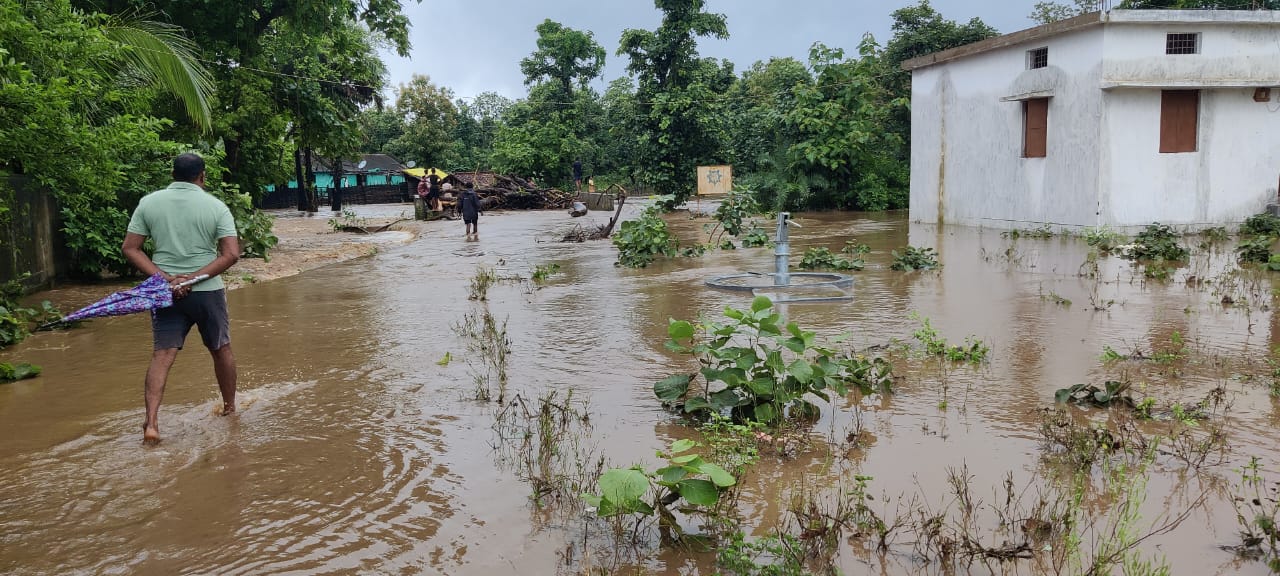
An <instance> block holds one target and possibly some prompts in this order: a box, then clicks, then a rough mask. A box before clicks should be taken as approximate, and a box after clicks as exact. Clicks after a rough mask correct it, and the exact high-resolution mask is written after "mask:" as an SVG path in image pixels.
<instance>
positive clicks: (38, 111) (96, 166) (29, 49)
mask: <svg viewBox="0 0 1280 576" xmlns="http://www.w3.org/2000/svg"><path fill="white" fill-rule="evenodd" d="M0 39H3V42H2V43H0V177H2V176H7V175H21V176H26V177H28V178H29V179H30V180H31V181H32V182H33V183H34V184H35V185H37V186H39V187H41V188H43V189H46V190H48V191H50V192H51V193H52V194H53V195H54V196H55V197H56V198H57V200H58V203H59V206H60V207H61V209H62V215H63V226H64V231H65V232H66V238H67V244H68V248H69V249H70V252H71V257H72V264H73V267H74V268H75V270H76V271H78V272H81V273H83V274H85V275H88V276H96V275H97V274H98V273H99V272H101V271H102V270H103V269H111V270H114V271H116V272H127V271H128V270H129V269H128V266H127V264H126V263H125V262H124V260H123V259H122V258H121V257H120V251H119V242H120V238H122V237H123V236H124V227H125V224H126V223H127V211H128V210H129V209H131V208H132V207H133V204H135V203H136V202H137V199H138V198H140V197H141V196H142V194H144V193H145V192H146V191H149V190H153V189H155V188H158V187H160V186H161V185H162V183H163V182H164V181H166V180H167V175H168V172H169V169H168V163H169V162H170V161H171V160H172V157H173V154H174V153H175V152H176V151H178V150H179V149H181V148H182V146H181V145H180V144H177V143H175V142H172V141H169V140H167V139H165V138H164V136H163V134H164V133H165V132H167V131H169V130H171V129H172V128H173V127H174V126H175V123H174V122H173V121H172V120H169V119H166V118H158V117H156V116H153V115H152V112H153V109H154V108H155V104H156V103H157V102H158V101H161V100H163V99H171V100H172V99H176V100H175V101H181V100H182V99H183V98H184V97H188V98H190V99H191V101H190V102H188V104H190V106H183V108H185V109H186V110H187V111H188V112H193V115H194V117H195V118H194V119H195V120H196V121H197V122H200V121H202V119H201V118H200V116H201V115H202V114H201V111H200V108H201V102H202V101H203V99H204V98H205V94H204V93H203V92H204V89H203V88H200V87H198V85H199V84H200V83H201V80H200V77H201V75H202V73H201V72H200V69H199V64H198V63H196V62H194V61H192V60H190V59H184V58H183V50H184V49H186V48H189V45H188V44H186V43H185V42H182V41H180V36H178V34H177V31H176V30H174V29H172V28H169V27H164V26H152V25H149V24H147V23H145V22H142V23H137V22H132V23H131V22H126V21H123V20H121V19H119V18H112V17H108V16H104V15H101V14H94V13H86V12H82V11H77V10H74V9H73V7H72V6H71V4H70V3H69V2H68V1H67V0H47V1H42V2H21V1H17V0H0ZM142 53H145V54H146V55H145V56H143V55H141V54H142ZM183 75H185V77H181V76H183ZM180 118H183V119H185V116H180ZM2 185H3V179H2V178H0V186H2ZM5 197H6V194H5V193H4V192H3V191H0V204H4V205H5V206H6V207H8V205H9V204H8V200H6V199H5Z"/></svg>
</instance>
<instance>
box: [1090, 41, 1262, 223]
mask: <svg viewBox="0 0 1280 576" xmlns="http://www.w3.org/2000/svg"><path fill="white" fill-rule="evenodd" d="M1105 29H1106V40H1105V50H1106V60H1105V61H1106V64H1105V65H1104V66H1103V70H1104V72H1103V75H1104V79H1103V80H1104V85H1105V84H1107V83H1114V84H1117V85H1119V86H1120V87H1116V88H1112V89H1109V90H1107V91H1105V96H1104V102H1105V105H1104V115H1103V150H1104V158H1103V167H1104V168H1103V170H1104V174H1105V175H1106V177H1105V178H1103V180H1102V187H1101V191H1100V201H1099V203H1100V206H1101V211H1102V218H1101V223H1102V224H1107V225H1111V226H1114V227H1135V226H1141V225H1146V224H1150V223H1151V222H1156V221H1158V222H1162V223H1166V224H1179V225H1185V226H1189V227H1202V226H1209V225H1220V224H1227V223H1235V222H1240V221H1242V220H1244V218H1246V217H1248V216H1249V215H1251V214H1255V213H1258V212H1261V211H1262V210H1263V209H1264V208H1265V207H1266V204H1267V202H1269V201H1274V200H1275V198H1276V185H1277V179H1280V136H1278V135H1280V94H1278V93H1277V91H1276V90H1273V91H1272V92H1273V95H1272V101H1271V102H1254V101H1253V89H1252V88H1240V87H1216V86H1218V85H1221V84H1227V85H1230V84H1235V85H1237V86H1239V85H1264V84H1266V83H1273V84H1280V71H1277V72H1271V71H1269V69H1268V66H1269V65H1261V66H1255V64H1258V61H1259V60H1261V59H1262V56H1263V55H1264V54H1266V55H1268V58H1269V59H1270V60H1272V61H1280V58H1277V57H1276V55H1277V54H1280V44H1278V43H1280V30H1277V29H1276V28H1275V27H1271V28H1262V27H1259V26H1225V25H1217V26H1215V27H1209V26H1204V25H1201V26H1196V25H1184V24H1178V25H1169V24H1149V25H1135V24H1123V25H1118V24H1117V25H1110V26H1107V27H1106V28H1105ZM1170 32H1199V33H1200V34H1201V53H1200V54H1196V55H1166V54H1164V46H1165V34H1167V33H1170ZM1224 62H1234V64H1224ZM1197 85H1203V86H1208V87H1207V88H1204V89H1202V90H1201V94H1200V118H1199V136H1198V146H1197V151H1196V152H1188V153H1179V154H1161V153H1160V92H1161V87H1171V88H1176V87H1186V86H1197Z"/></svg>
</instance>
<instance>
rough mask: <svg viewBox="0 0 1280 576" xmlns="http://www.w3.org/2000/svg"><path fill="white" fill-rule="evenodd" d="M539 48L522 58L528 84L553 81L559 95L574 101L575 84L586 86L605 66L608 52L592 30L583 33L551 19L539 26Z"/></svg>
mask: <svg viewBox="0 0 1280 576" xmlns="http://www.w3.org/2000/svg"><path fill="white" fill-rule="evenodd" d="M537 31H538V40H537V46H538V48H537V50H534V51H533V54H530V55H529V57H527V58H525V59H523V60H521V61H520V71H521V72H523V73H524V79H525V80H524V81H525V84H526V85H532V84H536V83H538V82H541V81H544V80H545V81H549V82H552V83H554V84H555V85H557V86H558V87H559V88H560V90H559V94H558V97H560V98H562V100H563V101H565V102H570V101H572V100H573V87H574V86H575V85H577V86H578V87H579V88H585V87H586V86H587V83H588V82H590V81H591V80H592V79H594V78H596V77H597V76H599V75H600V70H601V69H603V68H604V58H605V51H604V48H603V47H601V46H600V44H598V43H597V42H596V41H595V38H594V37H593V36H592V34H591V33H590V32H582V31H579V30H574V29H573V28H569V27H566V26H564V25H562V24H560V23H559V22H555V21H553V20H550V19H547V20H544V21H543V22H542V23H541V24H539V25H538V28H537Z"/></svg>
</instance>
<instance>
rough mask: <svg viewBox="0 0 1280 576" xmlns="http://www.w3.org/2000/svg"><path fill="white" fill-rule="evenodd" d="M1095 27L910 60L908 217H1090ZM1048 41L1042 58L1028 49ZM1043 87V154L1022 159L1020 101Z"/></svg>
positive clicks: (980, 220)
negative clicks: (950, 56) (928, 61)
mask: <svg viewBox="0 0 1280 576" xmlns="http://www.w3.org/2000/svg"><path fill="white" fill-rule="evenodd" d="M1102 33H1103V32H1102V28H1101V27H1094V28H1088V29H1084V30H1078V31H1075V32H1070V33H1067V34H1063V35H1061V36H1057V37H1053V38H1049V39H1047V40H1042V41H1038V42H1034V43H1030V44H1026V45H1019V46H1012V47H1007V48H1002V49H997V50H992V51H990V52H984V53H981V54H976V55H974V56H970V57H966V58H961V59H959V60H954V61H951V62H947V63H945V64H940V65H936V66H929V67H926V68H921V69H917V70H915V71H914V72H913V74H912V99H911V100H912V133H911V138H912V151H911V218H912V220H915V221H920V222H945V223H955V224H969V225H982V226H992V227H1002V228H1012V227H1024V226H1027V225H1033V224H1037V223H1053V224H1056V225H1068V226H1092V225H1095V223H1096V220H1097V198H1098V194H1097V190H1098V175H1099V173H1100V158H1101V156H1102V155H1101V154H1100V153H1099V138H1100V123H1099V118H1100V117H1101V114H1102V109H1101V98H1102V93H1101V91H1100V90H1099V89H1098V86H1099V82H1100V79H1101V60H1102ZM1041 46H1048V47H1049V67H1048V68H1042V69H1038V70H1027V69H1026V51H1027V50H1029V49H1032V48H1038V47H1041ZM1036 92H1051V93H1052V94H1053V96H1052V98H1051V99H1050V101H1049V125H1048V155H1047V157H1046V158H1022V104H1021V103H1020V102H1017V101H1011V102H1002V101H1001V99H1002V98H1007V97H1015V96H1019V95H1025V94H1030V93H1036Z"/></svg>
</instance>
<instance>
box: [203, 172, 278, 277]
mask: <svg viewBox="0 0 1280 576" xmlns="http://www.w3.org/2000/svg"><path fill="white" fill-rule="evenodd" d="M209 193H210V194H213V196H214V197H216V198H217V199H219V200H221V201H222V203H223V204H226V205H227V208H228V209H230V210H231V217H232V218H234V219H235V221H236V232H237V234H239V236H240V255H241V256H244V257H245V258H262V259H263V260H267V261H269V260H270V258H269V257H268V253H269V252H270V251H271V250H272V249H273V248H275V247H276V244H278V243H279V242H280V239H279V238H277V237H276V235H275V234H273V233H272V232H271V229H272V226H273V225H274V223H275V221H274V220H272V219H271V217H270V216H268V215H267V214H266V213H265V212H263V211H261V210H258V209H257V208H254V207H253V196H251V195H250V194H249V193H248V192H241V191H240V187H239V186H237V185H235V184H226V183H223V184H222V185H220V186H217V187H214V188H211V189H210V190H209Z"/></svg>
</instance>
